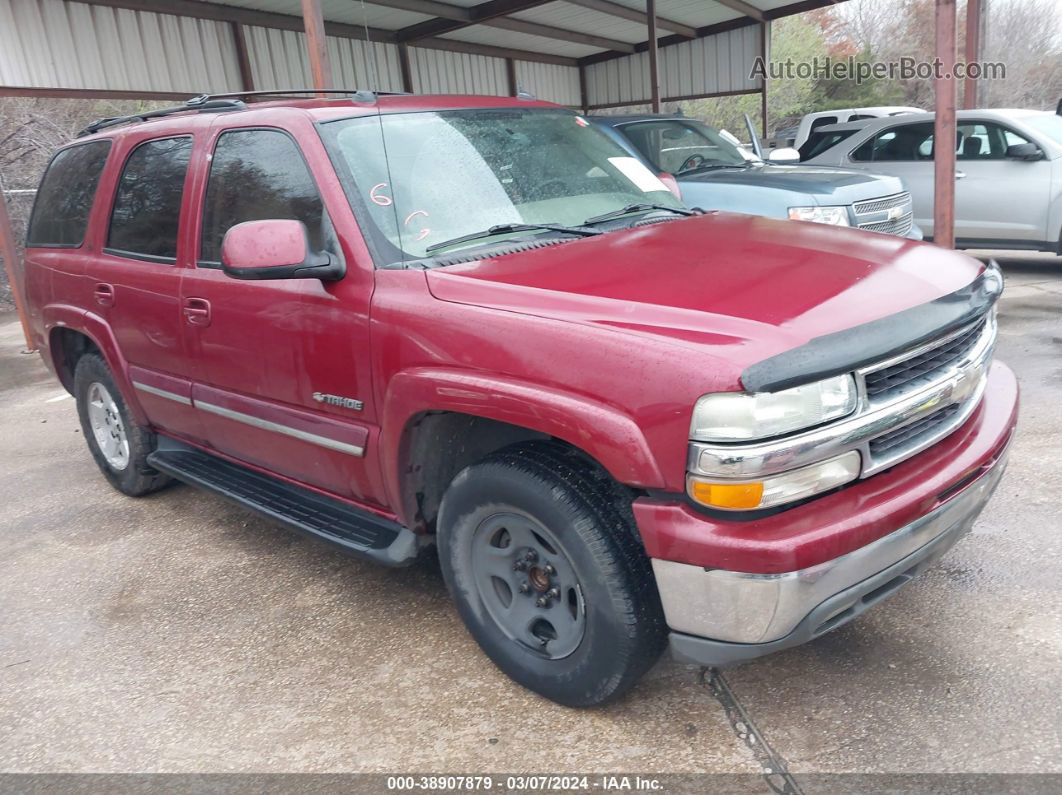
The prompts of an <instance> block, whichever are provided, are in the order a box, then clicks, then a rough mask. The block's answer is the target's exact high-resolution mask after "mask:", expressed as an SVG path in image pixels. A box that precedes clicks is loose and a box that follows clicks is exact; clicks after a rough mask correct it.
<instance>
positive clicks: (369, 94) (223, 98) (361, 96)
mask: <svg viewBox="0 0 1062 795" xmlns="http://www.w3.org/2000/svg"><path fill="white" fill-rule="evenodd" d="M295 94H346V95H348V96H350V97H351V99H353V100H354V101H355V102H374V101H375V100H376V97H378V96H398V95H402V94H404V92H401V91H369V90H366V89H349V88H289V89H287V90H283V91H281V90H276V91H234V92H232V93H229V94H197V95H196V96H194V97H192V98H191V99H188V100H185V102H184V104H182V105H175V106H173V107H172V108H159V109H158V110H149V111H147V112H145V113H134V114H132V115H130V116H110V117H108V118H106V119H100V120H99V121H94V122H92V124H90V125H88V126H87V127H86V128H85V129H83V130H81V132H79V133H78V134H77V137H78V138H83V137H84V136H86V135H92V134H93V133H96V132H99V131H100V130H104V129H107V128H108V127H115V126H117V125H119V124H128V123H130V122H135V121H147V120H148V119H157V118H160V117H162V116H169V115H171V114H174V113H188V112H190V111H194V112H196V113H224V112H226V111H231V110H245V109H246V108H247V105H246V103H244V102H243V101H242V99H243V98H257V97H290V96H293V95H295Z"/></svg>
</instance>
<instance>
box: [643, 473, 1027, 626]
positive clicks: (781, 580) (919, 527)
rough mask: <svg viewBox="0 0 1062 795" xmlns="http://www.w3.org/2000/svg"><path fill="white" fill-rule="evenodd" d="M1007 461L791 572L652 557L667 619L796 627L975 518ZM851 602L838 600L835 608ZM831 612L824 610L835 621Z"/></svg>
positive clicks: (693, 623)
mask: <svg viewBox="0 0 1062 795" xmlns="http://www.w3.org/2000/svg"><path fill="white" fill-rule="evenodd" d="M1005 468H1006V452H1004V453H1003V454H1001V455H1000V456H999V458H997V460H996V461H995V463H994V464H993V465H992V468H991V469H990V470H989V471H988V472H986V473H985V474H984V475H982V476H981V477H980V478H979V479H978V480H977V481H976V482H974V483H973V484H971V485H970V486H969V487H967V488H966V489H965V490H964V491H963V492H961V493H960V494H959V495H958V496H956V497H955V498H953V499H952V500H950V501H948V502H947V503H945V504H944V505H942V506H940V507H939V508H937V509H936V510H934V511H933V512H931V513H929V514H926V515H925V516H923V517H921V518H920V519H917V520H915V521H914V522H911V523H910V524H908V525H906V526H904V527H901V528H900V529H899V530H896V531H894V532H893V533H890V534H889V535H887V536H884V537H883V538H879V539H878V540H877V541H874V542H873V543H871V544H868V545H867V546H865V547H861V548H859V549H857V550H854V551H852V552H849V553H848V554H847V555H842V556H841V557H839V558H835V559H833V560H829V561H826V562H825V563H820V564H818V565H817V566H811V567H809V568H806V569H800V570H798V571H792V572H786V573H784V574H748V573H745V572H736V571H725V570H723V569H708V570H706V569H704V568H702V567H700V566H691V565H689V564H685V563H675V562H673V561H668V560H661V559H658V558H653V561H652V563H653V573H654V575H655V576H656V584H657V588H658V589H659V591H660V599H661V602H662V603H663V606H664V615H665V617H666V619H667V624H668V626H669V627H670V628H671V629H672V630H674V631H676V632H682V633H685V634H688V635H698V636H701V637H705V638H712V639H713V640H720V641H726V642H730V643H768V642H770V641H774V640H777V639H779V638H782V637H784V636H785V635H787V634H789V633H790V632H791V631H792V630H793V629H794V628H795V627H796V626H797V625H798V624H799V623H800V622H801V620H802V619H804V617H805V616H807V615H808V614H809V613H810V612H812V611H813V610H814V609H815V608H816V607H817V606H818V605H820V604H822V603H823V602H824V601H826V600H827V599H829V598H830V597H832V596H834V595H836V594H839V593H841V592H842V591H845V590H846V589H848V588H851V587H852V586H854V585H857V584H858V583H860V582H862V581H863V580H866V579H868V578H870V577H872V576H873V575H875V574H877V573H878V572H880V571H883V570H884V569H886V568H888V567H889V566H891V565H893V564H895V563H896V562H897V561H900V560H902V559H903V558H905V557H907V556H908V555H910V554H911V553H913V552H915V551H917V550H918V549H920V548H922V547H924V546H925V545H926V544H929V543H931V542H932V541H934V539H936V538H938V537H939V536H941V535H943V534H945V533H948V532H949V531H950V532H953V533H954V534H955V537H956V538H958V537H959V536H960V535H962V534H963V533H964V532H965V531H966V530H968V529H969V527H970V526H971V525H972V524H973V522H974V520H975V519H976V518H977V516H978V515H979V514H980V512H981V509H982V508H983V507H984V505H985V503H986V502H987V501H988V498H989V497H990V496H991V494H992V492H993V491H994V490H995V487H996V485H997V484H998V483H999V479H1000V478H1001V477H1002V475H1003V470H1004V469H1005ZM845 609H846V606H845V605H839V606H838V608H837V611H835V613H836V612H841V611H843V610H845ZM829 618H830V616H824V617H823V621H828V620H829Z"/></svg>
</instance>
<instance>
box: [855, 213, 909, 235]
mask: <svg viewBox="0 0 1062 795" xmlns="http://www.w3.org/2000/svg"><path fill="white" fill-rule="evenodd" d="M913 224H914V214H913V213H904V214H903V215H901V216H900V217H899V218H895V219H893V220H891V221H875V222H873V223H869V224H860V225H859V228H860V229H865V230H866V231H867V232H881V233H882V234H885V235H901V236H903V235H906V234H907V233H908V232H910V231H911V226H912V225H913Z"/></svg>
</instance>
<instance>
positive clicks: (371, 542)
mask: <svg viewBox="0 0 1062 795" xmlns="http://www.w3.org/2000/svg"><path fill="white" fill-rule="evenodd" d="M147 462H148V464H149V465H150V466H152V467H154V468H155V469H157V470H158V471H159V472H162V473H165V474H167V475H169V476H170V477H173V478H176V479H177V480H180V481H183V482H184V483H188V484H189V485H192V486H198V487H199V488H203V489H207V490H208V491H212V492H214V493H215V494H220V495H221V496H223V497H228V498H229V499H230V500H233V501H234V502H237V503H239V504H240V505H243V506H244V507H246V508H250V509H252V510H254V511H257V512H258V513H260V514H261V515H262V516H265V517H266V518H268V519H272V520H273V521H275V522H279V523H280V524H282V525H284V526H286V527H289V528H291V529H293V530H297V531H299V532H301V533H305V534H307V535H310V536H313V537H314V538H320V539H323V540H325V541H328V542H330V543H332V544H336V545H338V546H340V547H342V548H343V549H344V550H346V551H348V552H350V553H353V554H355V555H357V556H359V557H365V558H369V559H370V560H373V561H375V562H377V563H381V564H383V565H384V566H408V565H409V564H410V563H412V562H413V561H414V560H415V559H416V557H417V549H418V543H417V536H416V534H414V533H413V532H412V531H410V530H409V529H407V528H405V527H403V526H402V525H400V524H398V523H397V522H392V521H388V520H387V519H383V518H381V517H379V516H375V515H374V514H371V513H369V512H367V511H361V510H359V509H357V508H354V507H352V506H350V505H346V504H344V503H342V502H340V501H339V500H335V499H332V498H330V497H325V496H322V495H320V494H317V493H316V492H313V491H310V490H309V489H306V488H302V487H300V486H295V485H293V484H291V483H287V482H285V481H282V480H278V479H277V478H274V477H270V476H269V475H263V474H261V473H259V472H255V471H253V470H251V469H248V468H247V467H243V466H240V465H238V464H233V463H231V462H229V461H226V460H224V459H222V458H218V457H217V456H214V455H210V454H209V453H205V452H203V451H202V450H198V449H196V448H194V447H190V446H188V445H186V444H183V443H181V442H179V441H177V440H175V439H170V438H168V437H166V436H159V437H158V449H156V450H155V452H153V453H152V454H151V455H149V456H148V458H147Z"/></svg>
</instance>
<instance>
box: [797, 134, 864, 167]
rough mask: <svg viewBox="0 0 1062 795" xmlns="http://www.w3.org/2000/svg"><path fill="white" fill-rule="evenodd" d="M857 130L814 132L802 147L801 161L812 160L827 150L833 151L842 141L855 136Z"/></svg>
mask: <svg viewBox="0 0 1062 795" xmlns="http://www.w3.org/2000/svg"><path fill="white" fill-rule="evenodd" d="M855 132H856V131H855V130H840V131H838V132H813V133H812V134H811V135H809V136H808V139H807V140H806V141H804V143H803V144H801V146H800V149H799V151H800V159H801V160H810V159H811V158H813V157H816V156H818V155H821V154H822V153H823V152H825V151H826V150H827V149H832V148H833V147H835V146H837V144H839V143H840V142H841V141H843V140H844V139H845V138H848V137H849V136H852V135H854V134H855Z"/></svg>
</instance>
